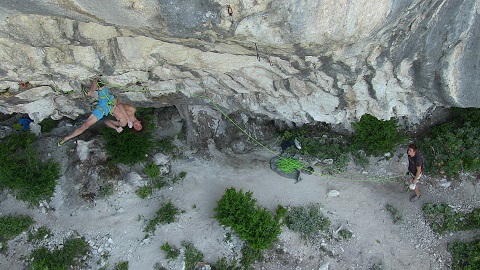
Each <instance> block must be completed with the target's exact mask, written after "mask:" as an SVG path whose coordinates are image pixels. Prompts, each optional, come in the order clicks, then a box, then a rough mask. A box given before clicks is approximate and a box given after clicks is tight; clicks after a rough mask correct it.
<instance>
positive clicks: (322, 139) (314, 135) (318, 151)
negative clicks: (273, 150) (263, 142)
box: [280, 125, 350, 174]
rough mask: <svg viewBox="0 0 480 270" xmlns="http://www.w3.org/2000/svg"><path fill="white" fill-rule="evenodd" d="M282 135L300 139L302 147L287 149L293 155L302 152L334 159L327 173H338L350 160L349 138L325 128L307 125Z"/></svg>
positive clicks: (284, 138)
mask: <svg viewBox="0 0 480 270" xmlns="http://www.w3.org/2000/svg"><path fill="white" fill-rule="evenodd" d="M280 136H281V137H282V138H283V140H285V141H289V140H293V139H295V138H296V139H298V141H299V142H300V144H301V146H302V148H301V149H297V148H296V147H295V146H291V147H288V148H287V149H286V150H285V151H286V153H288V154H289V155H291V156H295V155H297V154H300V155H302V156H305V157H313V158H317V159H319V160H324V159H332V160H333V164H331V165H328V166H325V167H326V168H325V172H326V173H332V174H333V173H337V172H341V171H343V170H344V169H345V167H346V165H347V163H348V161H349V152H350V149H349V147H348V145H349V139H348V138H346V137H344V136H343V135H340V134H335V133H333V132H330V133H328V132H327V130H326V129H325V128H322V127H318V126H308V125H305V126H303V127H301V128H299V129H296V130H286V131H284V132H283V133H282V134H280Z"/></svg>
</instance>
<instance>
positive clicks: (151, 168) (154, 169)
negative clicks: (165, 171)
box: [145, 162, 160, 179]
mask: <svg viewBox="0 0 480 270" xmlns="http://www.w3.org/2000/svg"><path fill="white" fill-rule="evenodd" d="M145 173H146V174H147V176H148V177H150V179H156V178H158V177H160V169H159V168H158V166H157V165H155V163H154V162H152V163H150V165H148V166H147V167H145Z"/></svg>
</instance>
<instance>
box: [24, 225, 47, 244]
mask: <svg viewBox="0 0 480 270" xmlns="http://www.w3.org/2000/svg"><path fill="white" fill-rule="evenodd" d="M51 235H52V231H51V230H50V229H49V228H47V227H45V226H42V227H40V228H38V230H37V232H35V233H32V232H28V241H35V240H37V241H41V240H43V239H45V238H47V237H49V236H51Z"/></svg>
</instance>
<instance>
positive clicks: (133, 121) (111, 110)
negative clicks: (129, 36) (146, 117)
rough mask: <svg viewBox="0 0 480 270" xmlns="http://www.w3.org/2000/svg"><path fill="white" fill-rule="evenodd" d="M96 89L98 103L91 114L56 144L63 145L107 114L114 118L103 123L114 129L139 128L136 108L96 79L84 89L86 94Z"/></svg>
mask: <svg viewBox="0 0 480 270" xmlns="http://www.w3.org/2000/svg"><path fill="white" fill-rule="evenodd" d="M95 90H97V91H98V104H97V106H96V107H95V109H94V110H93V112H92V114H91V115H90V116H89V117H88V118H87V121H85V123H83V125H81V126H80V127H79V128H77V129H76V130H75V131H74V132H72V133H71V134H70V135H68V136H66V137H64V138H63V139H62V140H60V141H59V142H58V146H61V145H63V144H64V143H65V142H67V141H68V140H70V139H72V138H75V137H77V136H79V135H80V134H82V133H83V132H85V130H87V129H88V128H90V127H91V126H92V125H93V124H95V123H96V122H98V120H100V119H102V118H103V117H104V116H108V115H109V114H111V115H113V116H114V117H115V118H116V120H106V121H105V124H106V125H107V126H108V127H110V128H113V129H115V130H116V131H117V132H119V133H120V132H122V130H123V127H125V126H126V125H128V127H129V128H132V127H133V128H134V129H135V130H137V131H139V130H141V129H142V128H143V127H142V124H141V122H140V121H139V120H138V119H137V118H135V115H134V114H135V111H136V108H135V107H133V106H131V105H128V104H125V103H123V102H120V101H118V100H117V99H116V98H115V97H114V96H113V95H112V94H110V93H109V92H108V88H107V87H105V84H104V83H103V82H101V81H100V80H98V79H95V80H93V82H92V84H91V86H90V88H89V90H88V92H87V91H85V92H84V94H85V95H86V96H91V95H92V93H93V91H95Z"/></svg>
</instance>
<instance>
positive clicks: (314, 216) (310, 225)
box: [285, 204, 330, 240]
mask: <svg viewBox="0 0 480 270" xmlns="http://www.w3.org/2000/svg"><path fill="white" fill-rule="evenodd" d="M285 224H286V225H287V227H288V228H289V229H291V230H293V231H296V232H300V233H301V234H302V237H303V238H304V239H306V240H311V239H313V237H314V235H315V233H316V232H318V231H326V230H327V229H328V227H329V226H330V220H329V219H328V218H327V217H325V216H324V215H323V214H322V212H321V210H320V205H319V204H310V205H308V206H307V207H304V206H296V207H292V208H291V209H290V210H289V211H288V212H287V215H286V217H285Z"/></svg>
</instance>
